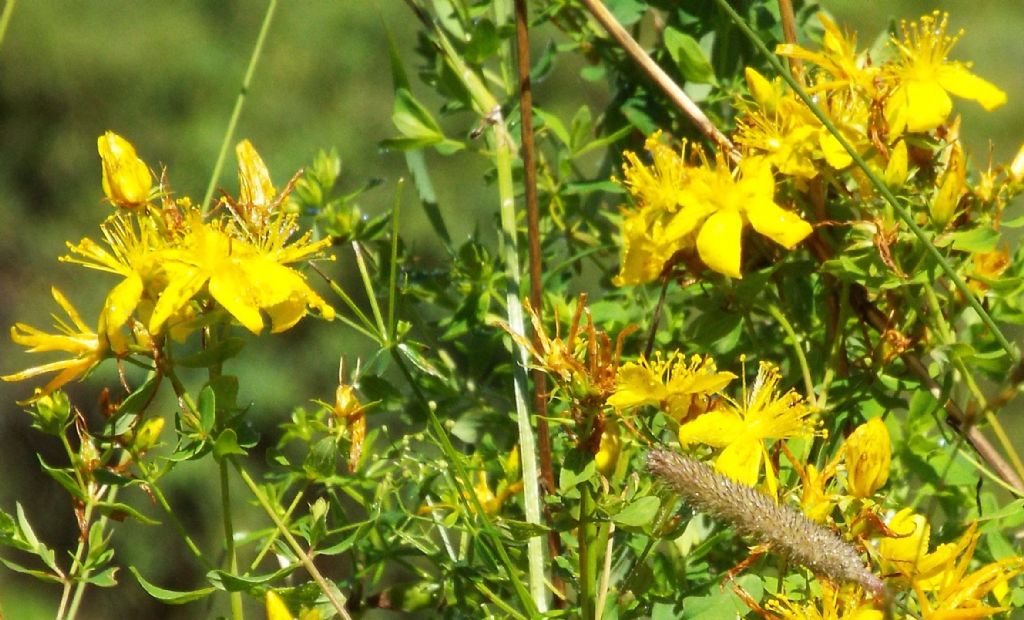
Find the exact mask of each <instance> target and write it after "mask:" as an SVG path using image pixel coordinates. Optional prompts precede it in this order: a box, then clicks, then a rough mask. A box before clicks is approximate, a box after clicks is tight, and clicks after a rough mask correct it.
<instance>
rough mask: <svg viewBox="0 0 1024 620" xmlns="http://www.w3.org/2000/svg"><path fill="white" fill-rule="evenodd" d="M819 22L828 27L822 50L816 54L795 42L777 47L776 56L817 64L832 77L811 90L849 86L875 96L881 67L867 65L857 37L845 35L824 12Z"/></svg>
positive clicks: (820, 14) (819, 16)
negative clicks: (876, 81)
mask: <svg viewBox="0 0 1024 620" xmlns="http://www.w3.org/2000/svg"><path fill="white" fill-rule="evenodd" d="M818 20H819V21H820V22H821V25H822V26H823V27H824V28H825V34H824V36H823V37H822V39H821V47H822V49H821V51H819V52H812V51H811V50H808V49H805V48H803V47H800V46H799V45H796V44H794V43H783V44H780V45H778V46H777V47H776V48H775V53H776V54H778V55H780V56H786V57H789V58H798V59H800V60H806V61H807V62H810V63H813V64H815V65H817V66H818V67H820V68H821V69H822V70H824V72H825V73H827V74H828V75H829V76H830V77H831V78H832V79H831V80H829V81H827V82H822V83H819V84H817V85H816V86H815V87H814V88H812V89H811V91H812V92H813V91H816V90H832V89H836V88H840V87H848V88H859V89H861V90H863V91H864V92H865V93H867V94H869V95H870V94H871V93H873V92H874V90H875V87H874V79H875V76H876V75H877V74H878V68H877V67H872V66H869V65H867V63H866V62H865V61H864V59H863V58H862V55H860V54H858V53H857V36H856V34H851V35H849V36H846V35H844V34H843V32H842V31H841V30H840V29H839V27H838V26H837V25H836V23H835V22H834V21H832V20H831V19H829V17H828V16H827V15H825V14H824V13H818Z"/></svg>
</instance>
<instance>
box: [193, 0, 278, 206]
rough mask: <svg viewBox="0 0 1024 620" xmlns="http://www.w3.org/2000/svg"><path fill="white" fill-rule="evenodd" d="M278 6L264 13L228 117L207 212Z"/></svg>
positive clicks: (273, 0)
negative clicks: (240, 85) (240, 86)
mask: <svg viewBox="0 0 1024 620" xmlns="http://www.w3.org/2000/svg"><path fill="white" fill-rule="evenodd" d="M276 8H277V0H270V2H269V3H268V4H267V11H266V12H265V13H264V14H263V24H262V25H261V26H260V33H259V35H258V36H257V37H256V45H254V46H253V48H252V55H250V57H249V66H248V67H247V68H246V70H245V76H244V77H243V78H242V88H241V90H239V92H238V97H237V98H236V99H235V107H234V109H233V110H231V118H230V119H228V128H227V130H226V131H225V132H224V140H223V141H222V142H221V145H220V152H218V153H217V162H216V163H215V164H214V165H213V174H212V175H210V183H209V185H207V186H206V193H205V194H203V202H202V203H201V204H202V209H203V212H204V213H205V212H207V211H208V210H209V209H210V200H212V199H213V190H214V189H215V188H216V187H217V179H219V178H220V172H221V170H222V169H223V168H224V160H225V159H226V158H227V155H228V148H229V147H230V146H231V140H232V138H234V135H235V128H236V127H237V126H238V119H239V117H241V116H242V106H243V105H244V104H245V97H246V95H248V94H249V84H251V83H252V76H253V74H254V73H256V65H257V64H258V61H259V58H260V55H261V54H262V53H263V42H264V41H266V39H267V32H269V31H270V22H271V21H272V19H273V17H274V9H276Z"/></svg>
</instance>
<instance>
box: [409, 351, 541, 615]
mask: <svg viewBox="0 0 1024 620" xmlns="http://www.w3.org/2000/svg"><path fill="white" fill-rule="evenodd" d="M391 359H392V360H394V362H395V365H396V366H398V370H399V372H401V373H402V376H404V377H405V380H406V382H407V383H408V384H409V387H410V388H411V389H412V392H413V396H414V397H415V398H416V401H417V402H418V403H419V405H420V407H422V408H423V409H424V410H425V411H426V414H427V421H428V422H429V424H430V428H431V431H432V432H433V434H434V436H435V438H436V439H437V441H438V443H439V444H440V445H441V451H442V452H443V453H444V455H445V457H447V459H448V462H449V463H450V464H451V466H452V469H454V470H455V481H456V486H457V487H461V488H457V489H456V491H458V493H459V496H460V497H464V498H468V500H469V505H470V507H471V508H472V509H473V513H474V514H476V515H477V517H478V518H479V519H480V520H481V521H482V522H483V527H482V528H480V534H481V535H482V536H483V538H486V539H487V540H488V541H489V542H490V543H491V544H492V545H493V546H494V551H495V553H496V554H497V555H498V560H499V561H500V562H501V563H502V565H503V566H504V568H505V572H506V573H507V574H508V579H509V582H510V583H511V585H512V588H513V590H515V592H516V595H517V596H519V600H520V602H521V603H522V604H523V605H524V606H525V607H526V608H527V609H528V610H529V611H530V613H534V612H535V611H536V610H535V609H533V606H534V605H535V603H534V601H533V599H532V598H531V597H530V593H529V592H528V591H527V590H526V588H524V587H523V584H522V582H521V580H520V578H519V574H518V573H517V572H516V570H515V565H514V564H513V563H512V559H511V558H510V557H509V555H508V552H507V551H506V550H505V546H504V545H503V544H502V542H501V538H500V537H499V535H498V533H497V531H496V530H495V528H494V526H493V524H492V523H491V521H490V519H489V518H488V516H487V513H486V512H484V509H483V506H481V505H480V498H479V497H477V494H476V493H475V492H474V491H473V483H472V481H471V480H470V476H469V472H467V471H466V465H465V463H463V461H462V459H461V458H460V456H459V454H458V453H457V452H456V451H455V446H453V445H452V442H451V439H449V438H448V433H447V432H446V431H445V428H444V425H442V424H441V421H440V420H439V419H438V418H437V414H436V413H435V412H434V409H433V407H431V406H430V402H429V401H428V400H427V397H426V395H424V394H423V391H422V390H421V389H420V386H419V384H417V383H416V380H415V378H414V377H413V375H412V372H410V371H409V367H408V366H407V365H406V363H405V360H404V359H403V358H402V356H401V355H400V354H399V353H398V350H397V349H395V348H392V349H391ZM524 480H525V475H524ZM461 557H465V553H464V552H463V553H462V554H461Z"/></svg>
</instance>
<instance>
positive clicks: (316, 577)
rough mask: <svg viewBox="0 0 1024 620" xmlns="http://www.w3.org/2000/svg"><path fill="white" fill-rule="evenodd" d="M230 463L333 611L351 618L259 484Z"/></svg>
mask: <svg viewBox="0 0 1024 620" xmlns="http://www.w3.org/2000/svg"><path fill="white" fill-rule="evenodd" d="M226 460H228V459H225V461H226ZM231 464H232V465H234V467H235V471H237V472H238V475H239V477H241V478H242V482H244V483H245V486H247V487H249V491H250V492H251V493H252V494H253V497H255V498H256V501H257V502H259V505H260V507H261V508H263V511H264V512H265V513H267V516H268V517H270V520H271V521H273V522H274V525H275V526H277V530H278V531H279V532H280V533H281V536H283V537H284V540H285V542H286V543H288V546H289V547H290V548H291V550H292V552H293V553H294V554H295V556H296V557H297V558H299V561H300V562H302V565H303V566H304V567H305V568H306V571H307V572H308V573H309V575H310V577H312V578H313V581H316V583H317V585H318V586H320V591H321V592H323V593H324V596H326V597H327V600H328V601H330V603H331V606H332V607H334V611H336V612H338V615H339V616H341V617H342V618H344V619H345V620H352V617H351V616H350V615H349V614H348V611H347V610H346V609H345V596H344V595H343V594H342V593H341V592H339V591H338V588H337V586H335V585H334V584H331V583H328V581H327V580H326V579H324V576H323V575H322V574H321V573H320V570H319V569H317V567H316V565H315V564H313V558H311V557H310V555H309V553H307V552H306V550H305V549H303V548H302V545H300V544H299V541H297V540H295V537H294V536H292V533H291V532H290V531H289V530H288V525H287V524H285V522H284V521H283V520H282V519H281V516H280V515H278V514H277V511H276V510H275V509H274V506H273V505H271V503H270V500H268V499H267V496H266V494H265V493H263V491H262V490H261V489H260V488H259V486H257V484H256V482H255V481H254V480H253V479H252V478H251V477H250V476H249V473H248V472H247V471H245V470H244V469H242V468H241V467H240V466H239V465H238V463H236V462H235V461H234V460H232V461H231Z"/></svg>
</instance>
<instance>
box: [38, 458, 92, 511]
mask: <svg viewBox="0 0 1024 620" xmlns="http://www.w3.org/2000/svg"><path fill="white" fill-rule="evenodd" d="M36 458H38V459H39V464H40V465H42V466H43V471H45V472H46V473H47V474H49V476H50V477H51V478H53V479H54V480H56V481H57V482H58V483H59V484H60V486H62V487H64V490H66V491H67V492H68V493H70V494H71V496H72V497H74V498H75V499H77V500H78V501H81V502H84V501H85V496H86V494H85V492H84V491H83V490H82V489H81V487H79V486H78V481H77V480H75V478H74V477H73V476H72V475H71V474H69V473H68V472H67V471H66V470H64V469H59V468H57V467H50V466H49V465H47V464H46V461H44V460H43V457H42V455H40V454H37V455H36Z"/></svg>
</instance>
